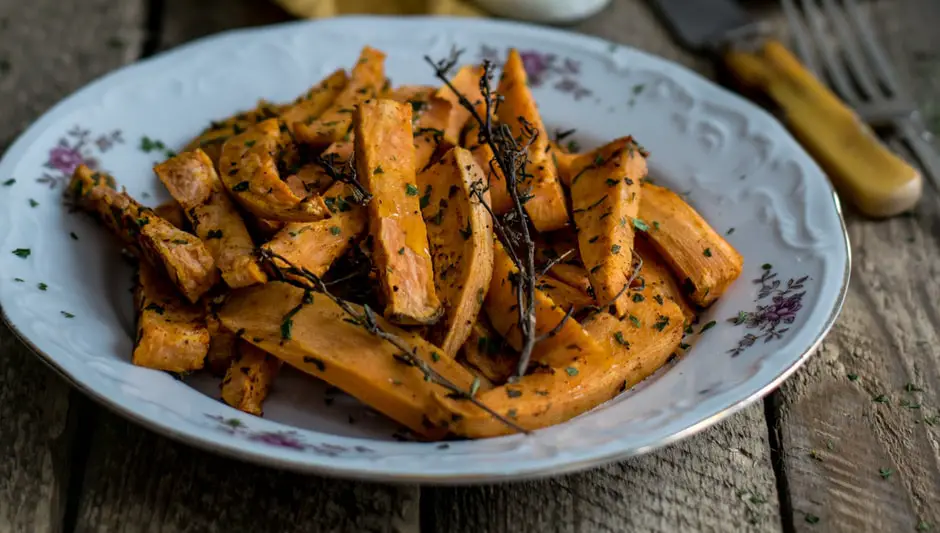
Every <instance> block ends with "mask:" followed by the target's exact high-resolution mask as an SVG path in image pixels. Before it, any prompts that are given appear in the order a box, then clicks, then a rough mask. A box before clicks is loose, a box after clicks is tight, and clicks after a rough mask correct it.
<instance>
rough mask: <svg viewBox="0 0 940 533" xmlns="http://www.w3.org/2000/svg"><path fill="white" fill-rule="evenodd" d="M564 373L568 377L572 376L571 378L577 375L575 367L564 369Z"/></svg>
mask: <svg viewBox="0 0 940 533" xmlns="http://www.w3.org/2000/svg"><path fill="white" fill-rule="evenodd" d="M565 372H567V373H568V375H569V376H572V377H574V376H577V375H578V369H577V368H575V367H573V366H569V367H568V368H566V369H565Z"/></svg>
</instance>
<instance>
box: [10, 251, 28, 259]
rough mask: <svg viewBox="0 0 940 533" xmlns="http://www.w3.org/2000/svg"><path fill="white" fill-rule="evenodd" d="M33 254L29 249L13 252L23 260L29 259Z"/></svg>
mask: <svg viewBox="0 0 940 533" xmlns="http://www.w3.org/2000/svg"><path fill="white" fill-rule="evenodd" d="M31 253H32V252H31V251H30V249H29V248H17V249H16V250H13V255H15V256H17V257H19V258H21V259H26V258H27V257H29V254H31Z"/></svg>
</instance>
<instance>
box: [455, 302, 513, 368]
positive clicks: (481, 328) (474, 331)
mask: <svg viewBox="0 0 940 533" xmlns="http://www.w3.org/2000/svg"><path fill="white" fill-rule="evenodd" d="M461 353H462V354H463V358H464V360H466V361H467V364H469V365H470V366H472V367H473V368H475V369H477V370H479V371H480V373H481V374H483V375H484V376H486V378H487V379H488V380H490V381H491V382H493V383H495V384H497V385H501V384H503V383H506V380H508V379H509V378H510V377H511V376H512V375H513V374H514V373H515V372H516V364H517V363H518V361H519V354H518V353H514V352H513V351H512V348H510V347H509V346H508V345H507V344H506V343H505V342H504V341H503V339H502V337H500V336H499V334H498V333H496V331H494V330H493V327H492V326H490V324H489V321H488V320H487V318H486V316H485V315H480V316H479V317H477V321H476V322H474V323H473V327H472V328H471V329H470V336H469V337H467V340H466V342H464V345H463V348H462V350H461Z"/></svg>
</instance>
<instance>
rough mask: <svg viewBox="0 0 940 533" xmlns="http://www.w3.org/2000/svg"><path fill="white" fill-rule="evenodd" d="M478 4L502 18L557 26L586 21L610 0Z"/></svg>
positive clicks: (480, 0) (504, 0)
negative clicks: (558, 24)
mask: <svg viewBox="0 0 940 533" xmlns="http://www.w3.org/2000/svg"><path fill="white" fill-rule="evenodd" d="M477 3H478V4H480V5H481V6H482V7H483V8H484V9H486V10H487V11H489V12H490V13H493V14H495V15H499V16H500V17H507V18H513V19H519V20H527V21H530V22H540V23H544V24H557V23H564V22H577V21H579V20H582V19H586V18H588V17H590V16H591V15H594V14H595V13H597V12H599V11H600V10H602V9H604V8H605V7H607V4H609V3H610V0H477Z"/></svg>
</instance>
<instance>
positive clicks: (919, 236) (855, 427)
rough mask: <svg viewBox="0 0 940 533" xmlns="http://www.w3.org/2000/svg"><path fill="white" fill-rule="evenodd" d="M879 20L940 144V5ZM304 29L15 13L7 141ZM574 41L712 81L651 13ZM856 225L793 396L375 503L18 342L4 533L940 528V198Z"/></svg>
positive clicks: (10, 30)
mask: <svg viewBox="0 0 940 533" xmlns="http://www.w3.org/2000/svg"><path fill="white" fill-rule="evenodd" d="M757 8H759V9H763V10H765V11H768V12H769V14H770V16H771V17H772V18H774V19H775V20H779V14H777V13H775V8H774V7H773V6H772V5H771V6H766V5H765V6H760V5H758V6H757ZM871 9H873V10H874V11H875V14H876V15H877V16H876V17H875V20H876V22H877V24H878V26H879V29H880V31H881V33H882V36H883V40H884V42H885V44H886V45H887V46H888V48H889V51H890V55H891V57H892V59H893V60H894V63H895V65H897V67H898V69H899V70H900V71H901V73H902V75H903V76H904V79H905V81H907V82H908V84H909V86H910V87H911V88H912V90H913V91H914V93H915V95H916V96H917V98H918V100H919V101H920V102H922V103H923V107H924V111H925V113H926V114H927V116H928V118H931V119H932V121H933V123H934V124H935V126H940V55H938V54H937V53H938V51H940V34H938V33H937V32H936V31H935V28H936V26H937V24H938V23H940V2H937V1H936V0H881V1H877V2H874V3H873V4H872V5H871ZM286 19H287V15H286V14H284V13H283V12H281V11H279V10H278V9H277V8H274V7H271V6H268V5H266V4H265V3H264V2H262V1H261V0H200V1H198V2H193V1H188V0H124V1H120V2H115V1H112V0H81V1H79V0H30V1H29V2H24V1H16V0H0V97H2V100H3V102H4V105H3V108H2V120H0V142H2V143H3V146H7V145H8V144H9V143H10V142H12V141H13V139H14V138H15V137H16V136H17V135H18V134H19V133H20V132H21V131H22V130H23V128H25V127H26V126H27V125H28V124H29V123H30V122H32V121H33V120H35V119H36V118H37V117H38V116H39V115H40V113H42V112H43V111H44V110H46V109H47V108H49V107H50V106H51V105H53V104H54V103H56V101H58V100H59V99H61V98H63V97H65V96H66V95H68V94H69V93H70V92H72V91H74V90H75V89H77V88H79V87H81V86H82V85H84V84H85V83H87V82H89V81H91V80H92V79H94V78H96V77H98V76H99V75H101V74H104V73H106V72H108V71H110V70H113V69H115V68H118V67H120V66H121V65H124V64H126V63H130V62H132V61H134V60H136V59H138V58H141V57H146V56H149V55H152V54H154V53H156V52H159V51H161V50H165V49H167V48H170V47H173V46H176V45H178V44H180V43H183V42H185V41H189V40H191V39H195V38H198V37H201V36H203V35H207V34H211V33H215V32H218V31H222V30H226V29H230V28H237V27H242V26H249V25H261V24H268V23H274V22H279V21H282V20H286ZM573 29H574V30H575V31H581V32H585V33H592V34H596V35H600V36H603V37H606V38H608V39H611V40H614V41H617V42H621V43H625V44H629V45H632V46H635V47H638V48H642V49H645V50H649V51H651V52H653V53H656V54H659V55H662V56H665V57H667V58H669V59H673V60H676V61H679V62H681V63H685V64H687V65H690V66H692V67H693V68H696V69H699V70H701V71H703V72H705V73H708V71H709V66H708V64H707V63H705V62H703V61H702V60H699V59H696V58H693V57H692V56H690V55H688V54H686V53H685V52H683V51H681V50H680V49H679V48H678V47H677V46H676V45H675V44H674V43H673V42H672V41H671V40H670V39H669V37H668V36H667V35H666V34H665V33H664V31H663V30H662V27H661V26H660V25H659V24H658V23H657V22H656V21H655V20H654V18H653V16H652V14H651V13H650V11H649V9H648V8H647V7H646V5H645V4H644V3H643V2H641V1H640V0H615V1H614V2H613V3H612V4H611V6H610V7H609V8H607V10H606V11H605V12H603V13H601V14H599V15H597V16H595V17H593V18H592V19H590V20H588V21H586V22H584V23H582V24H580V25H578V26H577V27H575V28H573ZM935 129H936V128H935ZM848 224H849V232H850V234H851V240H852V244H853V248H854V265H853V268H852V284H851V288H850V290H849V294H848V299H847V301H846V305H845V310H844V312H843V313H842V317H841V318H840V320H839V322H838V324H837V325H836V327H835V329H834V331H833V333H832V334H831V335H830V336H829V338H828V339H827V340H826V342H825V343H824V344H823V345H822V348H821V349H820V350H819V353H818V354H817V355H816V356H814V357H813V358H811V359H810V361H809V363H808V364H806V365H805V366H804V367H803V368H802V369H801V370H800V371H799V372H797V373H796V375H795V376H793V377H792V378H790V379H789V380H788V381H787V382H786V383H784V384H783V386H782V387H781V388H780V389H779V390H777V391H776V392H774V393H773V394H771V395H770V396H769V397H768V398H767V399H765V400H764V401H763V402H762V403H758V404H756V405H753V406H751V407H750V408H748V409H746V410H744V411H743V412H741V413H740V414H737V415H735V416H734V417H732V418H731V419H730V420H727V421H725V422H723V423H722V424H720V425H718V426H717V427H714V428H712V429H709V430H707V431H705V432H703V433H701V434H699V435H697V436H695V437H693V438H690V439H687V440H685V441H683V442H681V443H679V444H676V445H674V446H670V447H669V448H666V449H664V450H660V451H658V452H656V453H653V454H650V455H647V456H645V457H640V458H636V459H632V460H629V461H625V462H622V463H619V464H612V465H610V466H607V467H604V468H599V469H596V470H593V471H589V472H585V473H581V474H575V475H569V476H564V477H558V478H554V479H549V480H545V481H538V482H530V483H519V484H506V485H499V486H482V487H470V488H439V487H417V486H409V485H400V486H388V485H373V484H366V483H354V482H346V481H338V480H332V479H324V478H319V477H313V476H302V475H296V474H291V473H285V472H279V471H275V470H270V469H267V468H261V467H256V466H251V465H247V464H242V463H239V462H236V461H233V460H229V459H225V458H222V457H217V456H215V455H212V454H209V453H206V452H203V451H200V450H196V449H193V448H190V447H189V446H186V445H183V444H179V443H176V442H173V441H170V440H168V439H165V438H163V437H160V436H157V435H155V434H153V433H151V432H150V431H147V430H145V429H142V428H140V427H138V426H136V425H134V424H132V423H130V422H127V421H125V420H123V419H121V418H119V417H117V416H116V415H114V414H112V413H110V412H108V411H106V410H105V409H103V408H101V407H99V406H97V405H94V404H92V403H91V402H90V401H89V400H88V399H86V398H84V397H83V396H82V395H81V394H79V393H77V392H76V391H74V390H70V389H69V387H68V385H66V384H65V382H64V381H63V380H62V379H60V378H59V377H57V376H56V375H55V374H53V373H52V372H51V371H50V370H48V369H47V368H46V367H45V366H44V365H43V364H42V363H41V362H40V361H39V359H38V358H36V357H35V356H34V355H32V354H31V353H29V351H28V350H27V349H26V348H25V347H24V346H23V345H22V344H20V343H19V342H17V341H15V340H14V339H13V338H12V335H11V334H10V332H9V330H7V329H6V328H5V327H3V326H0V357H2V360H3V363H2V366H0V532H6V531H15V532H20V531H38V532H45V531H66V532H71V531H121V532H123V531H148V532H151V531H154V532H155V531H159V532H170V531H193V532H196V531H199V532H201V531H257V532H261V531H270V532H284V531H314V532H317V531H324V532H325V531H330V532H333V531H397V532H417V531H445V532H462V531H467V532H470V531H473V532H487V531H512V532H517V531H529V530H531V531H565V532H569V531H571V532H573V531H663V532H674V531H682V532H685V531H767V532H771V531H787V532H789V531H851V532H862V531H871V532H879V533H881V532H894V531H917V530H918V529H919V530H923V531H940V195H938V193H937V191H936V190H930V189H928V192H927V195H926V197H925V199H924V201H923V202H922V203H921V205H920V206H919V207H918V209H917V211H916V212H915V213H914V214H913V215H912V216H909V217H900V218H897V219H894V220H890V221H884V222H873V221H868V220H864V219H862V218H860V217H858V216H856V215H854V214H852V213H849V215H848ZM854 376H857V378H855V377H854ZM912 389H916V391H912ZM920 389H923V390H922V391H921V390H920ZM882 394H883V395H885V396H886V398H887V399H888V400H889V401H888V402H887V403H879V402H874V401H873V400H872V399H873V397H876V396H878V395H882Z"/></svg>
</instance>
